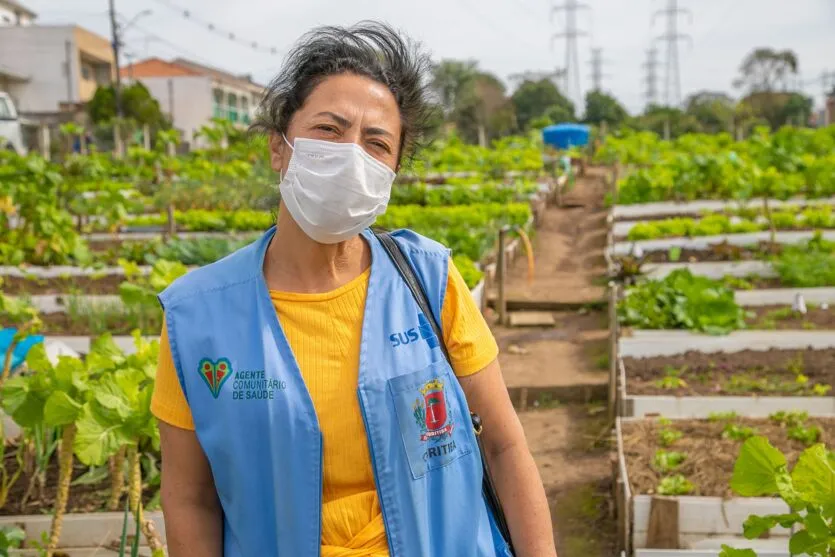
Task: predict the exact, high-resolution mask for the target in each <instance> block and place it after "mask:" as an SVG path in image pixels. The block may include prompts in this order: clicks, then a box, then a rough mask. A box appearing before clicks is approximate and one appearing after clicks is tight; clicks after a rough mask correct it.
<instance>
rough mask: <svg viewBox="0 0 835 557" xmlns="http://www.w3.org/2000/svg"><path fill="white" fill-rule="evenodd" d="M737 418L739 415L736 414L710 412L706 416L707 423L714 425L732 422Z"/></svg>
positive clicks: (731, 412)
mask: <svg viewBox="0 0 835 557" xmlns="http://www.w3.org/2000/svg"><path fill="white" fill-rule="evenodd" d="M738 417H739V414H737V413H736V412H733V411H730V412H711V413H710V414H708V415H707V421H709V422H712V423H716V422H732V421H734V420H736V419H737V418H738Z"/></svg>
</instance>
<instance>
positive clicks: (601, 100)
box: [586, 91, 629, 126]
mask: <svg viewBox="0 0 835 557" xmlns="http://www.w3.org/2000/svg"><path fill="white" fill-rule="evenodd" d="M628 117H629V113H627V112H626V109H625V108H624V107H623V105H621V104H620V103H619V102H618V101H617V99H616V98H614V97H613V96H611V95H607V94H606V93H604V92H602V91H589V92H588V93H586V122H588V123H589V124H598V125H599V124H601V123H602V122H607V123H608V124H609V125H610V126H619V125H620V124H621V123H622V122H623V121H624V120H626V119H627V118H628Z"/></svg>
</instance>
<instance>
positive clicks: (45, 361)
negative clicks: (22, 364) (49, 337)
mask: <svg viewBox="0 0 835 557" xmlns="http://www.w3.org/2000/svg"><path fill="white" fill-rule="evenodd" d="M26 367H28V368H29V369H30V370H31V371H32V372H34V373H45V372H48V371H51V370H52V363H50V361H49V358H48V357H47V356H46V348H45V347H44V345H43V343H42V342H41V343H38V344H36V345H35V346H33V347H32V348H30V349H29V353H28V354H26Z"/></svg>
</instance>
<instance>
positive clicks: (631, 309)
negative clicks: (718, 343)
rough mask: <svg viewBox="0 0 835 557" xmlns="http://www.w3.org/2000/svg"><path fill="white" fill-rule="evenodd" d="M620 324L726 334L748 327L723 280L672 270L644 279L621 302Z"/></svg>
mask: <svg viewBox="0 0 835 557" xmlns="http://www.w3.org/2000/svg"><path fill="white" fill-rule="evenodd" d="M618 317H619V320H620V322H621V324H623V325H626V326H632V327H638V328H641V329H689V330H694V331H700V332H705V333H709V334H726V333H728V332H730V331H733V330H735V329H741V328H744V327H745V311H744V310H743V309H742V307H740V306H739V305H738V304H737V303H736V301H735V300H734V293H733V291H732V290H730V289H729V288H727V287H725V286H724V285H722V283H721V282H720V281H716V280H711V279H708V278H706V277H702V276H696V275H693V274H692V273H691V272H690V271H689V270H687V269H678V270H676V271H673V272H672V273H670V274H669V275H667V276H666V277H665V278H663V279H660V280H649V281H646V282H643V283H641V284H639V285H637V286H635V287H634V288H632V289H630V290H629V291H628V292H627V295H626V296H625V297H624V299H623V300H622V301H621V302H620V303H619V304H618Z"/></svg>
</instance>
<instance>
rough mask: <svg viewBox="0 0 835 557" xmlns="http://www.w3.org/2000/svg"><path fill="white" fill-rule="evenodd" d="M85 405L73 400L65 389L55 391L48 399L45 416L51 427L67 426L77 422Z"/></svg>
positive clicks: (47, 423)
mask: <svg viewBox="0 0 835 557" xmlns="http://www.w3.org/2000/svg"><path fill="white" fill-rule="evenodd" d="M82 408H83V405H82V404H81V403H79V402H78V401H75V400H73V399H72V398H71V397H70V395H68V394H67V393H66V392H64V391H55V392H54V393H52V394H51V395H49V398H48V399H46V404H45V405H44V410H43V418H44V422H45V423H46V425H48V426H51V427H58V426H65V425H69V424H71V423H73V422H75V421H76V420H77V419H78V417H79V416H80V415H81V411H82Z"/></svg>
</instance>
